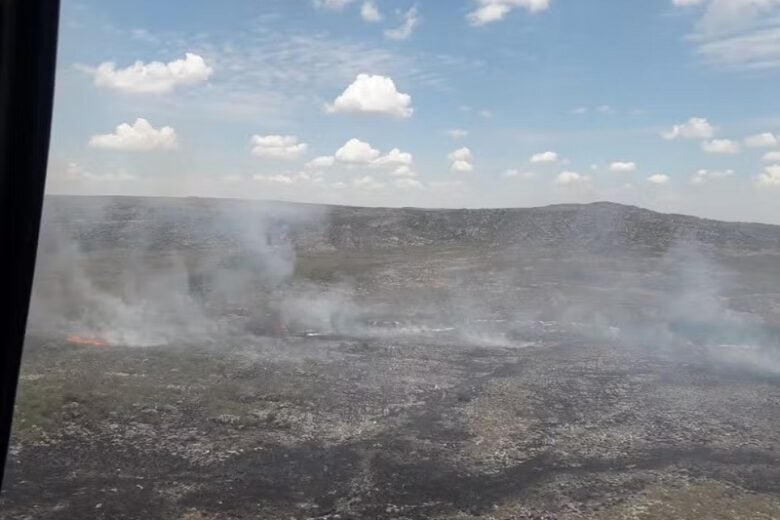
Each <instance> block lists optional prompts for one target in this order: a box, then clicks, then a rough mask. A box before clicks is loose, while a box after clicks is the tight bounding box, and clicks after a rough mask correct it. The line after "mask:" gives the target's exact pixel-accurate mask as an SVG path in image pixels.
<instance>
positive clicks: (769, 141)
mask: <svg viewBox="0 0 780 520" xmlns="http://www.w3.org/2000/svg"><path fill="white" fill-rule="evenodd" d="M778 144H780V138H778V137H777V136H776V135H775V134H773V133H771V132H764V133H762V134H756V135H749V136H747V137H746V138H745V146H747V147H748V148H774V147H775V146H777V145H778Z"/></svg>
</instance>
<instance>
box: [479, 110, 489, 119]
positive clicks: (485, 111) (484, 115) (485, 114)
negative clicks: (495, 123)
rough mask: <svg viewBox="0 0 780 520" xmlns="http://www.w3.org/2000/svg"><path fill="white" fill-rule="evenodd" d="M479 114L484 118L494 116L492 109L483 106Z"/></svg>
mask: <svg viewBox="0 0 780 520" xmlns="http://www.w3.org/2000/svg"><path fill="white" fill-rule="evenodd" d="M477 114H479V117H481V118H483V119H492V118H493V112H491V111H490V110H488V109H486V108H483V109H482V110H480V111H479V112H477Z"/></svg>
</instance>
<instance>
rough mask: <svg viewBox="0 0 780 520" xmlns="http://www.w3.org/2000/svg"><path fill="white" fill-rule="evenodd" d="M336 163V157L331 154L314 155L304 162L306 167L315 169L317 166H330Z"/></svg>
mask: <svg viewBox="0 0 780 520" xmlns="http://www.w3.org/2000/svg"><path fill="white" fill-rule="evenodd" d="M334 164H336V158H335V157H333V156H332V155H321V156H319V157H315V158H314V159H312V160H311V161H309V162H308V163H306V168H310V169H317V168H330V167H331V166H333V165H334Z"/></svg>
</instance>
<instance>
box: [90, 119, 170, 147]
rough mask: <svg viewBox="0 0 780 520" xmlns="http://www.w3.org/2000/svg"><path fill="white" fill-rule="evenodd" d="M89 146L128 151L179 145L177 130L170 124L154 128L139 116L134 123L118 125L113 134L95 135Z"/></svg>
mask: <svg viewBox="0 0 780 520" xmlns="http://www.w3.org/2000/svg"><path fill="white" fill-rule="evenodd" d="M89 146H91V147H94V148H108V149H111V150H126V151H151V150H172V149H174V148H176V146H177V142H176V131H175V130H174V129H173V128H171V127H170V126H164V127H162V128H159V129H157V128H154V127H153V126H152V125H151V124H150V123H149V121H147V120H146V119H144V118H142V117H139V118H138V119H136V120H135V123H133V124H132V125H129V124H127V123H122V124H121V125H119V126H117V127H116V130H114V133H113V134H103V135H93V136H92V137H91V138H90V139H89Z"/></svg>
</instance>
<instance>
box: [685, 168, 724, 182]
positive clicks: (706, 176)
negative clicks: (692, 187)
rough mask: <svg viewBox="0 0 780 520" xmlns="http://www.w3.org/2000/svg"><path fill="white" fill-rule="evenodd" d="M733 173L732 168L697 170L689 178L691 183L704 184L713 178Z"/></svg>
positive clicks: (721, 177)
mask: <svg viewBox="0 0 780 520" xmlns="http://www.w3.org/2000/svg"><path fill="white" fill-rule="evenodd" d="M732 175H734V170H704V169H702V170H699V171H697V172H696V173H695V174H694V175H693V178H692V179H691V184H706V183H708V182H709V181H711V180H713V179H724V178H726V177H731V176H732Z"/></svg>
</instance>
